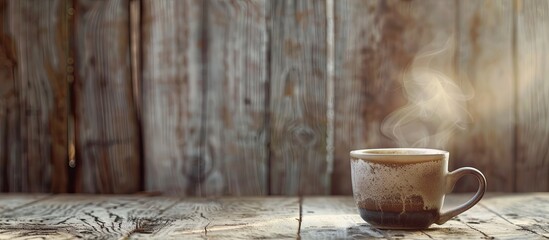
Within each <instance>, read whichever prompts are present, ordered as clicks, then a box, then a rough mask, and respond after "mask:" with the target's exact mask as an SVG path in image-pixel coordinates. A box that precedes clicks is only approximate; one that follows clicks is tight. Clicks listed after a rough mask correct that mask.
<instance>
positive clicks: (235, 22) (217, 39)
mask: <svg viewBox="0 0 549 240" xmlns="http://www.w3.org/2000/svg"><path fill="white" fill-rule="evenodd" d="M266 4H267V2H266V1H263V0H260V1H209V2H208V5H207V18H208V19H207V25H206V26H205V27H206V29H207V34H208V36H207V39H208V42H207V48H208V50H207V64H208V65H207V68H208V69H207V83H206V84H207V88H206V109H205V111H206V121H205V122H204V124H205V126H204V129H205V142H204V144H205V146H204V147H203V148H204V150H205V152H204V155H203V157H204V160H205V163H204V164H205V165H204V167H205V168H204V173H205V178H206V181H205V182H204V184H203V185H202V190H201V192H202V193H203V194H205V195H218V194H224V195H227V194H229V195H263V194H266V193H267V190H268V187H267V178H268V176H267V137H268V135H267V131H268V128H267V126H266V119H265V116H266V109H265V108H266V97H267V96H268V95H267V94H266V93H265V92H266V84H267V80H268V78H267V64H268V59H267V57H268V56H267V25H266V22H265V21H266Z"/></svg>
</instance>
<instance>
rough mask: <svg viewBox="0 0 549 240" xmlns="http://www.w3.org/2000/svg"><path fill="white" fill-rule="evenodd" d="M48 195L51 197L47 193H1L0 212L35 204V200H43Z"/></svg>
mask: <svg viewBox="0 0 549 240" xmlns="http://www.w3.org/2000/svg"><path fill="white" fill-rule="evenodd" d="M48 197H50V195H46V194H16V193H9V194H1V195H0V213H2V212H8V211H14V210H15V209H18V208H21V207H24V206H26V205H30V204H34V203H35V202H37V201H42V200H44V199H46V198H48Z"/></svg>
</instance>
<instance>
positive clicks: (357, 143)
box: [332, 0, 456, 194]
mask: <svg viewBox="0 0 549 240" xmlns="http://www.w3.org/2000/svg"><path fill="white" fill-rule="evenodd" d="M455 18H456V6H455V1H436V0H433V1H360V0H357V1H336V4H335V83H336V84H335V108H334V109H335V141H334V143H335V152H334V173H333V175H332V182H333V184H332V193H334V194H350V193H351V178H350V166H349V151H350V150H351V149H362V148H379V147H395V146H397V145H396V143H395V142H393V141H392V140H391V139H389V138H388V137H387V136H385V135H383V134H382V132H381V130H380V129H381V125H382V122H383V120H384V119H385V118H386V117H387V116H388V115H389V114H390V113H392V112H393V111H395V110H397V109H398V108H400V107H402V106H403V105H404V104H405V99H404V96H403V92H402V86H401V84H402V75H403V74H404V72H405V70H406V69H407V68H408V67H409V66H410V64H412V61H413V60H414V57H416V56H417V54H418V53H419V52H422V51H425V50H426V49H428V50H431V51H432V50H434V49H442V48H443V47H444V46H445V44H446V43H447V42H448V41H449V40H450V41H451V40H453V38H454V37H455V35H454V34H455V22H456V21H455ZM450 48H451V46H450ZM453 59H454V53H453V52H452V51H450V50H448V51H447V52H445V53H444V54H442V55H440V56H437V59H436V61H433V63H435V64H434V65H435V66H431V67H433V68H434V69H436V70H438V71H442V72H444V73H445V74H447V75H450V76H453V74H454V72H453V71H454V69H453V68H452V67H451V66H452V64H451V63H452V61H453ZM437 64H438V65H437ZM443 65H444V66H443ZM408 147H411V146H408ZM424 147H434V146H424Z"/></svg>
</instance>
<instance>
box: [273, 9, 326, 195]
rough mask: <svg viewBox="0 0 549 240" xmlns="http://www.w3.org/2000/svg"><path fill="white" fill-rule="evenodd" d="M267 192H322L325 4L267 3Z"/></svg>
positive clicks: (324, 184) (323, 181)
mask: <svg viewBox="0 0 549 240" xmlns="http://www.w3.org/2000/svg"><path fill="white" fill-rule="evenodd" d="M270 3H271V6H270V7H271V12H270V14H271V23H270V25H271V31H270V32H271V34H270V40H271V44H270V48H271V62H270V64H271V66H270V71H271V74H270V79H271V83H270V110H271V113H270V120H269V121H270V123H271V129H272V132H271V138H270V139H271V144H270V146H271V149H270V150H271V154H270V156H271V157H270V189H271V194H290V195H293V194H300V195H301V194H326V193H328V192H329V185H330V178H329V171H328V170H329V166H328V164H327V158H326V154H327V152H326V130H327V124H326V123H327V118H326V107H327V101H326V90H327V88H326V87H327V77H326V8H325V2H324V1H291V0H287V1H271V2H270Z"/></svg>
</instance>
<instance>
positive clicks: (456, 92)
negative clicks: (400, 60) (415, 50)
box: [381, 41, 473, 149]
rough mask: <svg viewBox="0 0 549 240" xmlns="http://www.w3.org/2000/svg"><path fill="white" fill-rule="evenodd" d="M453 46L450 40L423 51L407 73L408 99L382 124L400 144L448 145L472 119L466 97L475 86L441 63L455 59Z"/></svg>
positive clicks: (470, 95)
mask: <svg viewBox="0 0 549 240" xmlns="http://www.w3.org/2000/svg"><path fill="white" fill-rule="evenodd" d="M453 49H454V48H453V43H452V42H451V41H448V42H447V43H446V45H445V46H444V47H443V48H442V49H438V50H435V51H425V52H423V53H420V54H418V56H416V57H415V58H414V60H413V62H412V64H411V65H410V66H409V68H408V69H407V70H406V72H405V73H404V75H403V79H402V87H403V91H404V92H403V93H404V96H405V98H406V99H407V101H408V103H407V104H406V105H405V106H404V107H401V108H400V109H398V110H396V111H394V112H392V113H391V114H389V116H387V118H386V119H385V120H384V121H383V123H382V125H381V131H382V132H383V134H385V135H386V136H388V137H390V138H391V139H393V140H394V141H395V142H396V143H397V145H398V146H399V147H432V148H442V149H444V148H445V147H446V144H447V142H448V140H449V138H450V137H451V136H452V135H453V133H454V132H455V131H456V130H459V129H465V127H466V125H467V123H468V122H469V121H470V115H469V113H468V112H467V110H466V101H467V100H469V99H471V98H472V97H473V91H472V88H471V87H470V86H469V85H467V84H468V82H467V81H462V82H460V84H459V85H458V84H457V83H456V82H454V81H453V80H452V78H451V77H449V76H448V75H447V74H449V73H448V72H449V71H446V74H445V69H444V68H443V67H442V66H440V63H443V62H450V61H451V60H452V59H449V56H451V54H450V53H452V51H453ZM460 86H461V87H463V89H462V88H461V87H460ZM464 89H467V90H468V91H464Z"/></svg>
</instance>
